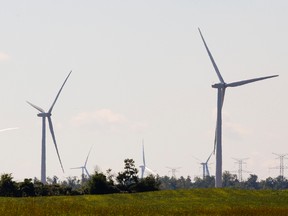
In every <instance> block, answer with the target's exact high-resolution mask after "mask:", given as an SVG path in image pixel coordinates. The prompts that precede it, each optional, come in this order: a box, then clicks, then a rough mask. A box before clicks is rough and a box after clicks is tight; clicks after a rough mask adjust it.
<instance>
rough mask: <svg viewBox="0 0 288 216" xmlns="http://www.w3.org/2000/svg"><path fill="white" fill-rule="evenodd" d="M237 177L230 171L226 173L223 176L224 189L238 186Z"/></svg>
mask: <svg viewBox="0 0 288 216" xmlns="http://www.w3.org/2000/svg"><path fill="white" fill-rule="evenodd" d="M238 182H239V181H238V180H237V175H235V174H233V175H232V174H231V173H230V172H228V171H224V173H223V174H222V186H223V187H233V186H235V184H238Z"/></svg>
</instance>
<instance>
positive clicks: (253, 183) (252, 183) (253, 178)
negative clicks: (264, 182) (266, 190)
mask: <svg viewBox="0 0 288 216" xmlns="http://www.w3.org/2000/svg"><path fill="white" fill-rule="evenodd" d="M257 180H258V176H257V175H254V174H250V176H249V178H248V179H247V181H246V182H245V183H244V184H245V186H246V188H247V189H259V188H260V185H259V182H258V181H257Z"/></svg>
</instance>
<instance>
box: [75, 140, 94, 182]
mask: <svg viewBox="0 0 288 216" xmlns="http://www.w3.org/2000/svg"><path fill="white" fill-rule="evenodd" d="M92 147H93V146H91V148H90V150H89V152H88V155H87V157H86V160H85V163H84V165H83V166H80V167H73V168H71V169H81V170H82V182H84V181H85V172H86V175H87V176H88V178H90V174H89V172H88V170H87V168H86V165H87V161H88V158H89V155H90V152H91V150H92Z"/></svg>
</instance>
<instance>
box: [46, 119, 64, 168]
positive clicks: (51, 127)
mask: <svg viewBox="0 0 288 216" xmlns="http://www.w3.org/2000/svg"><path fill="white" fill-rule="evenodd" d="M47 118H48V123H49V129H50V132H51V135H52V139H53V142H54V145H55V149H56V152H57V155H58V159H59V162H60V165H61V168H62V171H63V173H64V168H63V165H62V161H61V158H60V154H59V151H58V147H57V143H56V138H55V134H54V129H53V124H52V120H51V117H50V116H48V117H47Z"/></svg>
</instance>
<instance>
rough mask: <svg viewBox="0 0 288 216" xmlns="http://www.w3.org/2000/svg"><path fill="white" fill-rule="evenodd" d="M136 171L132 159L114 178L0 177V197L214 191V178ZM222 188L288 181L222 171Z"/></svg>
mask: <svg viewBox="0 0 288 216" xmlns="http://www.w3.org/2000/svg"><path fill="white" fill-rule="evenodd" d="M137 174H138V170H137V169H136V167H135V162H134V160H133V159H125V160H124V170H123V171H122V172H119V173H118V174H117V175H116V174H112V170H111V169H108V170H107V171H106V173H102V172H97V171H95V172H94V174H93V175H91V176H90V178H87V176H86V177H85V176H82V180H79V179H77V178H76V177H68V178H67V179H66V180H64V181H59V180H58V178H57V177H56V176H54V177H53V178H47V183H46V184H43V183H42V182H40V181H39V180H38V179H36V178H35V179H33V180H32V179H24V181H23V182H16V181H14V180H13V177H12V174H2V175H1V178H0V196H9V197H27V196H59V195H84V194H109V193H134V192H145V191H157V190H175V189H192V188H214V186H215V177H214V176H206V177H205V178H204V179H203V178H199V177H195V178H194V179H193V181H192V179H191V177H189V176H188V177H187V178H184V177H183V176H181V177H180V178H177V179H176V178H173V177H168V176H164V177H159V176H153V175H150V176H147V177H145V178H143V179H141V178H139V177H138V175H137ZM222 180H223V182H222V183H223V187H224V188H238V189H256V190H258V189H274V190H279V189H288V180H287V179H286V178H284V177H283V176H278V177H277V178H271V177H269V178H267V179H265V180H259V179H258V176H257V175H255V174H250V176H249V177H248V179H247V180H245V181H239V180H238V178H237V175H235V174H231V173H229V172H227V171H225V172H224V173H223V175H222Z"/></svg>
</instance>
